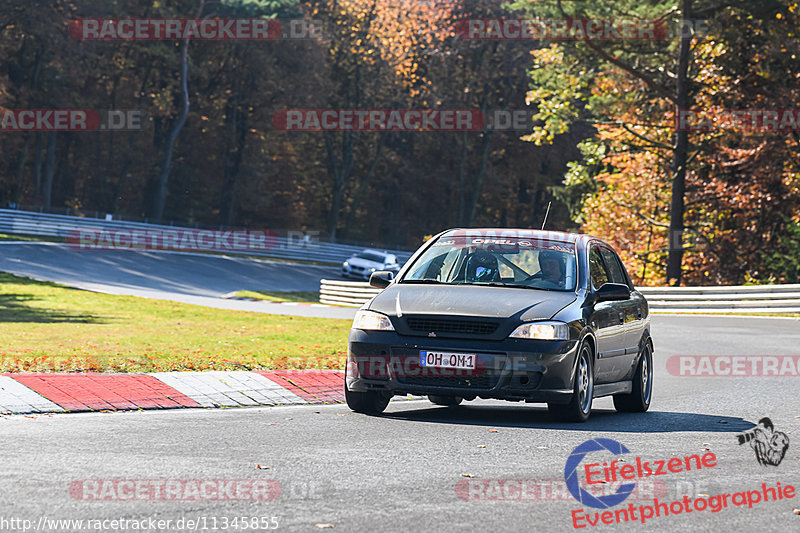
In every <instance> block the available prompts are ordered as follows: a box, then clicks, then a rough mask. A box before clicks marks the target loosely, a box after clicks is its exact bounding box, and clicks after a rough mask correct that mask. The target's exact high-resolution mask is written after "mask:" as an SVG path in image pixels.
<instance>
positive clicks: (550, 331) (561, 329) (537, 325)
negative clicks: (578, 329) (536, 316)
mask: <svg viewBox="0 0 800 533" xmlns="http://www.w3.org/2000/svg"><path fill="white" fill-rule="evenodd" d="M509 337H511V338H515V339H537V340H543V341H566V340H569V328H568V327H567V325H566V324H564V323H563V322H530V323H528V324H522V325H521V326H519V327H518V328H517V329H515V330H514V332H513V333H512V334H511V335H509Z"/></svg>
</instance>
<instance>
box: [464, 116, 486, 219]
mask: <svg viewBox="0 0 800 533" xmlns="http://www.w3.org/2000/svg"><path fill="white" fill-rule="evenodd" d="M491 142H492V132H491V131H485V132H484V133H483V139H482V140H481V168H480V170H478V175H477V176H475V183H473V184H472V196H471V197H470V206H469V211H468V215H469V217H468V218H467V226H472V225H473V224H474V223H475V219H476V218H477V216H478V204H479V203H480V200H481V190H482V189H483V180H484V178H485V177H486V169H487V168H488V166H489V146H490V145H491Z"/></svg>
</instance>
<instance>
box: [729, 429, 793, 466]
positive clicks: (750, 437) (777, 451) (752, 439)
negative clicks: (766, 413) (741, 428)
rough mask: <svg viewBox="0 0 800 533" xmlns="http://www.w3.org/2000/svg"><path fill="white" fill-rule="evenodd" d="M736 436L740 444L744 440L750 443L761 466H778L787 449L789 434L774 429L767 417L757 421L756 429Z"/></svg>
mask: <svg viewBox="0 0 800 533" xmlns="http://www.w3.org/2000/svg"><path fill="white" fill-rule="evenodd" d="M736 437H737V438H738V439H739V445H740V446H741V445H742V444H744V443H745V442H749V443H750V447H751V448H753V451H754V452H755V454H756V460H757V461H758V464H760V465H761V466H767V465H772V466H778V465H779V464H781V461H783V458H784V456H785V455H786V450H788V449H789V436H788V435H787V434H786V433H784V432H782V431H775V427H774V426H773V425H772V420H770V419H769V418H767V417H764V418H762V419H761V420H759V421H758V427H756V429H753V430H750V431H745V432H744V433H740V434H739V435H737V436H736Z"/></svg>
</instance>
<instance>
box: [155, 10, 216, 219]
mask: <svg viewBox="0 0 800 533" xmlns="http://www.w3.org/2000/svg"><path fill="white" fill-rule="evenodd" d="M204 4H205V0H200V7H199V9H198V13H197V17H196V18H199V17H200V15H201V14H202V12H203V5H204ZM181 97H182V102H181V104H182V105H181V110H180V113H179V114H178V120H177V122H175V125H174V126H173V127H172V131H170V133H169V136H168V137H167V144H166V149H165V150H164V163H163V165H162V166H161V175H160V176H159V178H158V183H157V186H156V195H155V198H154V200H153V209H152V211H151V217H152V218H154V219H156V220H161V219H162V218H164V206H165V205H166V203H167V185H168V184H169V172H170V169H171V167H172V151H173V148H174V145H175V140H176V139H177V138H178V134H179V133H180V132H181V130H182V129H183V125H184V124H186V117H188V116H189V39H188V38H187V39H184V40H183V43H182V44H181Z"/></svg>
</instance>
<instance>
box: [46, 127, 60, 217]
mask: <svg viewBox="0 0 800 533" xmlns="http://www.w3.org/2000/svg"><path fill="white" fill-rule="evenodd" d="M57 135H58V133H57V132H55V131H52V132H50V133H48V134H47V152H46V154H45V156H44V183H43V184H42V203H43V204H44V206H45V207H51V203H52V194H53V176H54V175H55V173H56V136H57Z"/></svg>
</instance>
